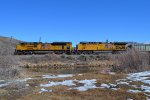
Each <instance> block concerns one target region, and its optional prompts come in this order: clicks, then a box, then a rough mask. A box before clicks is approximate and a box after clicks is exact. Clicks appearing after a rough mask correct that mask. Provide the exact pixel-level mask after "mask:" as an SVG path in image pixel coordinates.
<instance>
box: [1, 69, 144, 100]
mask: <svg viewBox="0 0 150 100" xmlns="http://www.w3.org/2000/svg"><path fill="white" fill-rule="evenodd" d="M103 70H104V68H101V69H99V70H91V71H88V72H87V71H78V72H76V73H72V72H73V71H69V70H68V71H66V72H62V71H61V70H58V71H53V72H52V71H50V72H42V71H41V72H37V71H36V72H33V71H28V72H26V74H28V78H29V77H30V78H32V79H29V80H26V81H24V82H22V83H14V84H11V85H9V86H6V87H3V88H1V89H0V99H1V100H10V99H11V100H146V96H145V94H144V93H128V92H126V90H127V88H129V87H127V86H125V85H120V86H119V88H120V89H117V90H112V89H108V88H95V89H88V90H87V91H78V90H75V89H72V90H70V89H69V88H73V86H64V85H57V86H50V87H46V88H45V89H47V90H52V91H51V92H50V91H47V92H42V93H40V90H41V88H42V87H41V86H40V84H47V83H48V82H49V81H51V82H61V81H64V80H92V79H96V86H100V84H103V83H106V84H107V83H111V84H116V80H117V79H123V78H125V77H126V74H117V73H108V72H104V71H103ZM60 74H62V75H67V74H69V75H73V76H72V77H63V78H59V77H58V78H43V75H60ZM74 83H76V82H74ZM76 84H77V86H81V85H82V84H80V83H76Z"/></svg>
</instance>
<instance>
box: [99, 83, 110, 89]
mask: <svg viewBox="0 0 150 100" xmlns="http://www.w3.org/2000/svg"><path fill="white" fill-rule="evenodd" d="M101 88H110V86H109V85H107V84H104V83H103V84H101Z"/></svg>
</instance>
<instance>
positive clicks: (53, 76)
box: [43, 74, 73, 78]
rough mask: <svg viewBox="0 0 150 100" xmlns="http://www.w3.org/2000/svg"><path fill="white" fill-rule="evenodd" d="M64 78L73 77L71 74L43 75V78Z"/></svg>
mask: <svg viewBox="0 0 150 100" xmlns="http://www.w3.org/2000/svg"><path fill="white" fill-rule="evenodd" d="M66 77H73V74H61V75H43V78H66Z"/></svg>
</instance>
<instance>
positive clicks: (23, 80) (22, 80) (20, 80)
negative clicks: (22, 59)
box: [16, 78, 33, 82]
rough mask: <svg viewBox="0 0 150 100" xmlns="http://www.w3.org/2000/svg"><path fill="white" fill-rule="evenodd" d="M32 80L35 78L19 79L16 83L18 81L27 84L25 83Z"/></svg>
mask: <svg viewBox="0 0 150 100" xmlns="http://www.w3.org/2000/svg"><path fill="white" fill-rule="evenodd" d="M31 79H33V78H24V79H18V80H16V81H18V82H25V81H28V80H31Z"/></svg>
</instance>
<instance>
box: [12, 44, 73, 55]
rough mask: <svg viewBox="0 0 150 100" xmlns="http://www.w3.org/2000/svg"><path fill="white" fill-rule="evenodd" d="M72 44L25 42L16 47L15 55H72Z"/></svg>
mask: <svg viewBox="0 0 150 100" xmlns="http://www.w3.org/2000/svg"><path fill="white" fill-rule="evenodd" d="M71 51H72V43H71V42H53V43H42V42H23V43H20V44H18V45H17V46H16V50H15V54H46V53H56V54H60V53H70V52H71Z"/></svg>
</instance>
